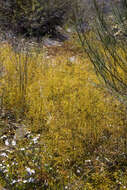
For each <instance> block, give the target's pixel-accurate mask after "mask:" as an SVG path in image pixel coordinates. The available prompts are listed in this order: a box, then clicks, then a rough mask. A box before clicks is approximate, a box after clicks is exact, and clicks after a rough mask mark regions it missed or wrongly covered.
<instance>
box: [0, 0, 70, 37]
mask: <svg viewBox="0 0 127 190" xmlns="http://www.w3.org/2000/svg"><path fill="white" fill-rule="evenodd" d="M7 2H8V6H7V5H6V3H7ZM7 2H5V3H4V1H3V4H1V6H0V10H1V13H0V14H1V18H4V21H3V22H2V25H5V26H6V27H7V28H8V29H12V30H13V32H15V33H19V34H23V35H24V36H36V37H38V38H39V37H42V36H44V35H46V34H47V35H48V34H52V33H54V34H55V32H56V27H57V26H63V24H64V23H65V22H67V20H68V18H69V15H70V12H71V7H73V4H74V2H73V3H72V2H71V1H70V0H66V1H64V2H63V1H61V0H53V1H52V0H48V1H45V0H41V1H39V0H26V1H25V2H24V1H22V0H13V1H9V0H8V1H7ZM4 4H5V5H4Z"/></svg>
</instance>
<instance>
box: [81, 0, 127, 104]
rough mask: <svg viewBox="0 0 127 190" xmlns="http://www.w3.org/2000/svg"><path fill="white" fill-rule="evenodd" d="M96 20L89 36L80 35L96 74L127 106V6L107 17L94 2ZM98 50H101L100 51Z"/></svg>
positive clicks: (113, 10) (114, 10)
mask: <svg viewBox="0 0 127 190" xmlns="http://www.w3.org/2000/svg"><path fill="white" fill-rule="evenodd" d="M93 3H94V6H95V10H96V21H95V24H94V26H93V27H92V29H91V32H90V33H89V34H87V33H86V34H84V33H78V35H79V39H80V42H81V45H82V47H83V48H84V50H85V52H87V54H88V56H89V58H90V60H91V62H92V64H93V66H94V69H95V72H96V74H97V75H98V76H99V77H100V79H101V81H103V82H104V83H105V85H106V86H107V87H108V89H109V90H110V91H111V93H113V94H114V96H116V97H118V99H119V100H120V101H121V102H123V103H124V104H125V105H126V89H127V80H126V74H127V73H126V72H127V59H126V54H127V51H126V50H127V48H126V47H127V46H126V44H127V40H126V32H127V14H126V13H127V7H126V5H125V2H124V4H123V6H122V8H120V7H114V6H113V7H112V13H110V14H109V15H106V16H105V15H104V14H103V12H102V10H101V9H100V8H99V7H98V4H97V2H96V0H94V1H93ZM97 47H98V48H97Z"/></svg>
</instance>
